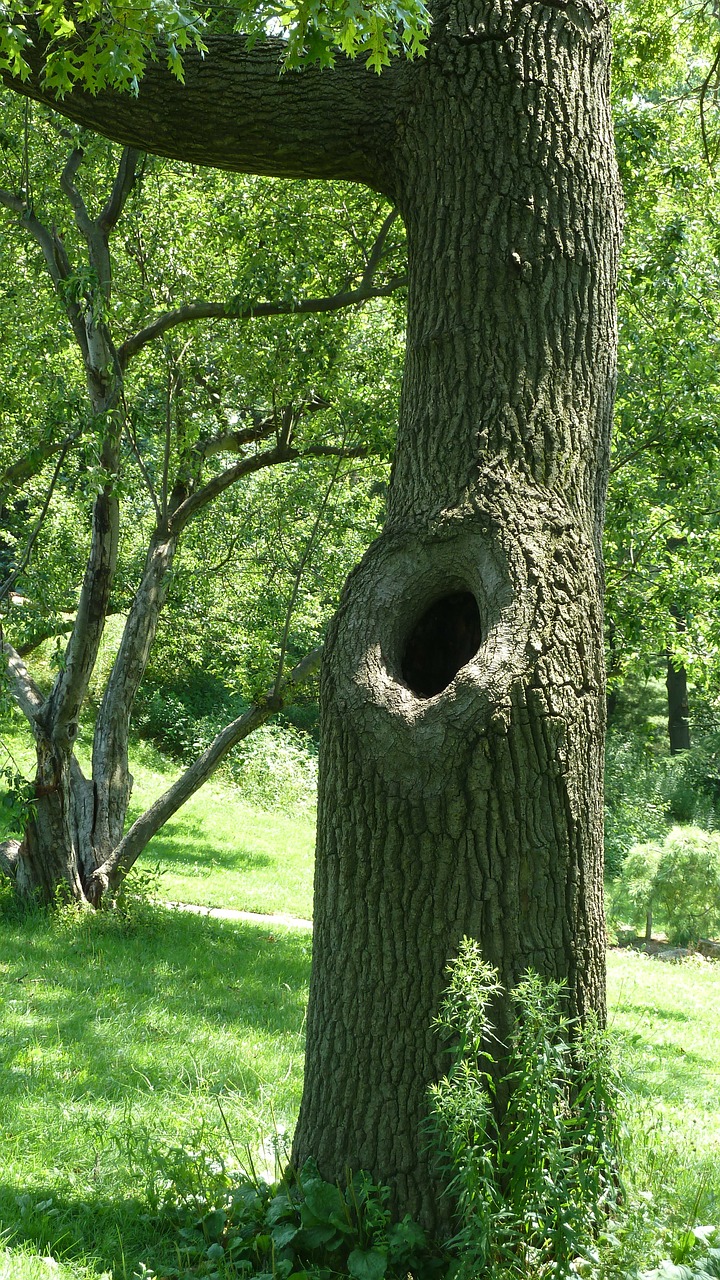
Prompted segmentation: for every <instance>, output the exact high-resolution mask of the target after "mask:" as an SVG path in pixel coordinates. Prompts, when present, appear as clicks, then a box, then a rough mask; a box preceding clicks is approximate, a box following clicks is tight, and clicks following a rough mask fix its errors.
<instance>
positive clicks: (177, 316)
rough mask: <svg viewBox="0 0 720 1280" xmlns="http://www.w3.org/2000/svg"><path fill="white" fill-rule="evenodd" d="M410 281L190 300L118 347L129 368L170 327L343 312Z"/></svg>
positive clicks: (399, 278)
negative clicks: (287, 295) (288, 295)
mask: <svg viewBox="0 0 720 1280" xmlns="http://www.w3.org/2000/svg"><path fill="white" fill-rule="evenodd" d="M406 283H407V278H406V276H404V275H402V276H396V277H395V278H394V279H393V280H390V281H388V283H387V284H384V285H372V284H369V283H367V282H366V281H365V280H364V279H363V281H361V283H360V284H359V285H358V286H357V288H356V289H349V290H346V291H344V292H342V293H335V294H331V295H330V296H329V297H326V298H301V299H300V300H299V301H293V300H292V299H288V300H281V301H279V302H254V303H249V304H248V305H246V306H241V305H240V303H239V301H238V299H232V300H231V301H230V302H186V303H184V304H183V306H181V307H177V308H176V309H175V310H174V311H166V312H165V314H164V315H162V316H158V318H157V319H156V320H153V321H152V323H151V324H149V325H146V326H145V328H144V329H140V330H139V331H138V332H137V333H135V334H133V335H132V337H130V338H126V340H125V342H123V343H122V345H121V346H120V347H119V348H118V360H119V362H120V367H121V368H122V369H126V368H127V366H128V364H129V362H130V360H131V359H132V357H133V356H134V355H137V353H138V351H141V350H142V348H143V347H146V346H147V344H148V343H149V342H153V341H154V340H155V338H160V337H162V335H163V334H164V333H168V332H169V330H170V329H175V328H177V326H178V325H181V324H188V323H189V322H190V321H193V320H236V321H244V320H253V319H257V318H262V317H267V316H289V315H293V316H306V315H322V314H326V313H330V312H333V311H342V310H343V308H344V307H352V306H355V305H358V304H359V303H363V302H369V301H370V300H371V299H372V298H388V297H389V296H390V294H392V293H394V292H395V290H396V289H399V288H401V287H402V286H403V285H404V284H406Z"/></svg>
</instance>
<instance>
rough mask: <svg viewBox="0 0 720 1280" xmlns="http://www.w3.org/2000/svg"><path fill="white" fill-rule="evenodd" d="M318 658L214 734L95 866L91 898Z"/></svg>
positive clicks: (288, 696)
mask: <svg viewBox="0 0 720 1280" xmlns="http://www.w3.org/2000/svg"><path fill="white" fill-rule="evenodd" d="M321 658H322V649H314V650H313V651H312V653H309V654H307V656H306V657H304V658H303V659H302V661H301V662H299V663H298V664H297V666H296V667H294V668H293V670H292V671H291V672H290V675H289V676H288V677H287V679H286V680H285V681H283V683H282V685H281V686H280V689H279V690H277V691H275V690H273V691H272V692H269V693H268V694H267V696H266V697H265V698H261V699H260V701H259V702H256V703H254V704H253V706H251V707H249V708H248V710H247V711H245V712H244V713H243V714H242V715H241V716H238V718H237V720H233V722H232V724H229V725H228V726H227V727H226V728H225V729H223V730H222V731H221V732H220V733H219V734H217V736H216V737H215V738H214V739H213V741H212V742H211V744H210V746H209V747H208V748H207V750H206V751H204V752H203V754H202V755H201V756H200V757H199V758H198V759H197V760H196V761H195V762H194V764H192V765H191V766H190V768H189V769H186V771H185V773H183V774H182V776H181V777H180V778H178V780H177V781H176V782H174V783H173V785H172V786H171V787H170V788H169V789H168V790H167V791H166V792H165V794H164V795H162V796H160V798H159V800H156V801H155V803H154V804H153V805H151V807H150V808H149V809H148V810H147V811H146V812H145V813H144V814H142V816H141V817H139V818H138V819H137V820H136V821H135V822H134V823H133V825H132V826H131V827H130V830H129V831H128V832H127V833H126V835H125V836H124V837H123V839H122V841H121V842H120V844H119V845H118V847H117V849H115V851H114V853H113V854H112V856H111V857H110V858H108V859H107V861H106V862H105V863H103V865H102V866H101V867H99V868H98V870H97V871H96V872H95V874H94V876H93V881H92V882H91V885H90V889H89V894H88V896H89V897H90V899H91V901H95V902H97V901H99V900H100V898H101V897H102V895H103V893H104V892H105V891H106V890H107V889H108V888H112V887H114V886H115V885H117V884H118V883H119V881H120V880H121V879H122V878H123V876H125V875H126V874H127V872H128V871H129V870H130V867H132V866H133V864H134V863H135V862H136V861H137V859H138V858H139V857H140V854H141V853H142V851H143V849H145V848H146V846H147V844H148V843H149V841H150V840H152V838H153V836H154V835H155V834H156V832H158V831H159V830H160V828H161V827H162V826H164V824H165V823H166V822H167V821H168V819H169V818H171V817H172V815H173V814H174V813H176V812H177V810H178V809H179V808H181V806H182V805H184V804H185V802H186V801H187V800H189V799H190V796H192V795H194V794H195V792H196V791H197V790H198V788H199V787H201V786H202V785H203V783H204V782H207V780H208V778H209V777H211V775H212V774H213V773H214V772H215V770H216V769H217V767H218V765H219V764H220V763H221V761H222V760H224V758H225V756H226V755H227V754H228V752H229V751H232V749H233V747H235V746H237V744H238V743H239V742H242V740H243V738H247V737H248V736H249V735H250V734H251V733H253V732H254V730H255V729H258V728H259V727H260V725H262V724H264V723H265V721H266V720H269V719H270V717H271V716H273V715H276V714H277V712H278V711H281V710H282V708H283V707H284V706H286V705H287V704H288V702H290V701H291V700H292V699H293V698H294V697H295V695H296V693H297V691H298V689H299V688H300V687H301V686H302V685H303V684H305V683H306V681H307V680H309V679H310V677H311V676H313V675H314V674H315V672H316V671H317V670H318V668H319V666H320V661H321Z"/></svg>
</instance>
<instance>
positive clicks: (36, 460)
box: [0, 430, 82, 492]
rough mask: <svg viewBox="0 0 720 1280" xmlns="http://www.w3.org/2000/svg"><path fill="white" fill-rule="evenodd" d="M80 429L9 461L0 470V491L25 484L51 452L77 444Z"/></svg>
mask: <svg viewBox="0 0 720 1280" xmlns="http://www.w3.org/2000/svg"><path fill="white" fill-rule="evenodd" d="M81 435H82V431H81V430H78V431H74V432H73V433H72V435H70V436H66V437H65V439H64V440H52V441H46V442H45V443H44V444H39V445H37V447H36V448H34V449H29V450H28V452H27V453H26V454H25V455H24V457H22V458H18V460H17V462H11V463H10V465H9V466H8V467H6V468H5V470H4V471H2V472H0V492H2V490H3V489H5V488H8V489H9V488H10V487H12V488H13V489H17V488H18V487H19V486H20V485H22V484H25V482H26V481H27V480H31V479H32V478H33V476H35V475H37V472H38V470H39V468H40V467H41V466H42V464H43V463H44V462H47V461H48V459H49V458H52V456H53V454H55V453H57V452H58V451H59V450H62V449H64V450H65V452H66V453H67V450H68V449H70V448H72V446H73V445H74V444H77V442H78V440H79V439H80V436H81Z"/></svg>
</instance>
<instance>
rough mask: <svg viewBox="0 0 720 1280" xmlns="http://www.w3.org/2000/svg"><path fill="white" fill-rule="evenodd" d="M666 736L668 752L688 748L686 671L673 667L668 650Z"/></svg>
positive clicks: (674, 753)
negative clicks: (668, 743) (668, 741)
mask: <svg viewBox="0 0 720 1280" xmlns="http://www.w3.org/2000/svg"><path fill="white" fill-rule="evenodd" d="M666 683H667V694H668V736H669V738H670V754H671V755H673V756H676V755H677V754H678V753H679V752H680V751H688V750H689V749H690V719H689V706H688V688H687V671H686V670H685V668H684V667H675V666H674V665H673V659H672V658H671V656H670V653H669V652H668V657H667V681H666Z"/></svg>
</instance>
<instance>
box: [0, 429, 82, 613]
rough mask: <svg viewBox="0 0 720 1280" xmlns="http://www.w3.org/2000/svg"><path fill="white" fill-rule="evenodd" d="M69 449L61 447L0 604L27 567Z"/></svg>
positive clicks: (0, 591) (1, 589)
mask: <svg viewBox="0 0 720 1280" xmlns="http://www.w3.org/2000/svg"><path fill="white" fill-rule="evenodd" d="M69 448H70V441H69V440H67V441H66V442H65V444H64V445H63V447H62V449H61V450H60V457H59V458H58V460H57V462H56V464H55V470H54V471H53V474H52V479H51V481H50V485H49V487H48V491H47V493H46V494H45V501H44V502H43V505H42V510H41V512H40V515H39V516H38V518H37V520H36V522H35V528H34V529H33V531H32V533H31V534H30V537H29V538H28V540H27V543H26V544H25V550H24V552H23V554H22V556H21V558H20V563H19V564H18V565H16V566H15V568H14V569H13V571H12V573H11V574H10V575H9V576H8V577H7V578H6V579H5V581H4V582H3V583H2V585H1V586H0V602H2V601H3V600H4V599H5V598H6V597H7V596H8V595H9V594H10V592H11V591H12V588H13V587H14V586H15V583H16V582H17V580H18V578H19V577H20V574H21V573H22V572H23V570H24V569H25V567H26V566H27V563H28V561H29V559H30V556H31V555H32V549H33V547H34V546H35V543H36V541H37V538H38V535H39V533H40V530H41V529H42V527H43V524H44V523H45V517H46V516H47V513H48V509H49V507H50V502H51V500H52V496H53V493H54V492H55V485H56V484H57V482H58V477H59V475H60V471H61V469H62V464H63V462H64V461H65V456H66V454H67V451H68V449H69Z"/></svg>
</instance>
